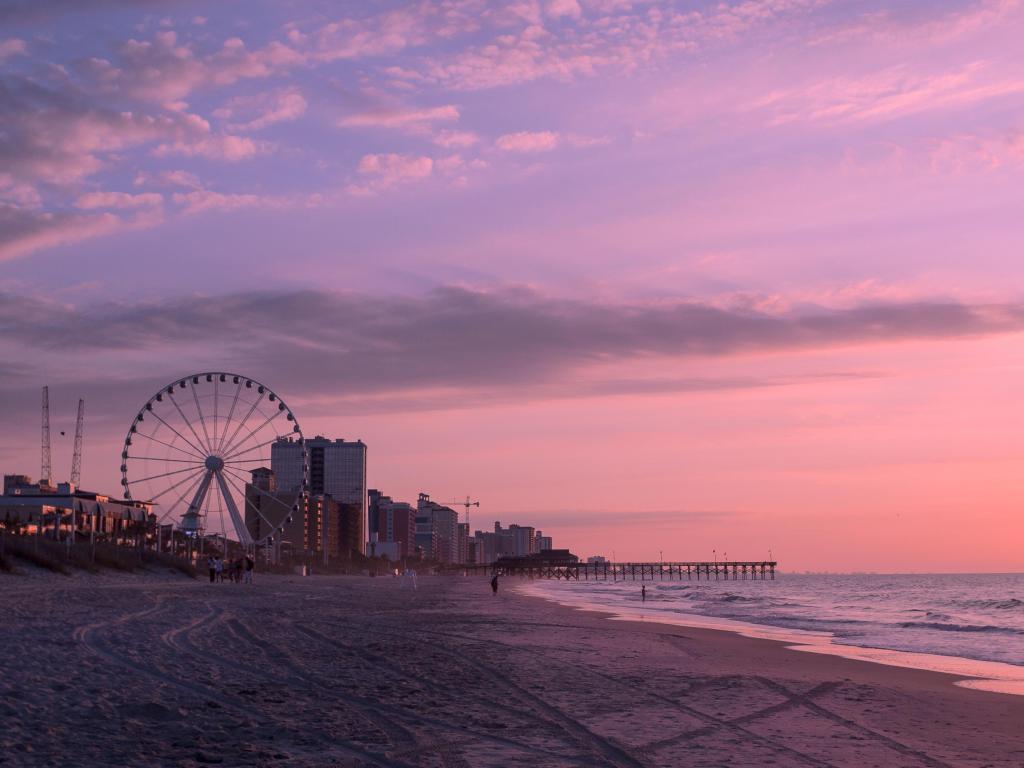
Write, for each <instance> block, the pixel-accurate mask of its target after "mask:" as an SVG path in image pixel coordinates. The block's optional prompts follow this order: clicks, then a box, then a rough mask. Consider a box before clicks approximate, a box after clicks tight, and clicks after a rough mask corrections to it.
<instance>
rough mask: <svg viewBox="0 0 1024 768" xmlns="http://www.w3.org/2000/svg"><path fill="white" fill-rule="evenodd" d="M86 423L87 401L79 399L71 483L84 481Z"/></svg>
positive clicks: (76, 483)
mask: <svg viewBox="0 0 1024 768" xmlns="http://www.w3.org/2000/svg"><path fill="white" fill-rule="evenodd" d="M84 421H85V400H83V399H81V398H79V399H78V421H77V422H75V452H74V454H73V455H72V457H71V483H72V485H75V486H77V485H78V484H79V483H80V482H81V480H82V423H83V422H84Z"/></svg>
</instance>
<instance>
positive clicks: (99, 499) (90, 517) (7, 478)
mask: <svg viewBox="0 0 1024 768" xmlns="http://www.w3.org/2000/svg"><path fill="white" fill-rule="evenodd" d="M153 506H154V505H153V504H150V503H147V502H145V501H134V500H130V499H117V498H112V497H110V496H107V495H105V494H102V493H94V492H92V491H83V490H81V489H79V488H77V487H76V486H75V485H74V484H72V483H58V484H57V485H56V486H53V485H50V484H49V483H44V482H39V483H33V482H32V478H30V477H29V476H28V475H4V493H3V496H0V524H3V526H4V528H5V529H7V530H17V531H18V532H19V533H26V534H27V533H31V534H35V533H39V534H42V535H54V536H60V537H63V536H64V535H66V534H68V533H70V532H71V531H74V532H75V534H76V535H90V536H91V535H97V536H100V537H101V538H103V539H106V540H109V541H113V542H114V543H118V542H120V541H122V540H124V541H129V540H133V537H135V536H137V535H139V534H140V532H141V531H149V530H151V529H152V526H153V524H154V523H155V518H154V516H153Z"/></svg>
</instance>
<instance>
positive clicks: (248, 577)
mask: <svg viewBox="0 0 1024 768" xmlns="http://www.w3.org/2000/svg"><path fill="white" fill-rule="evenodd" d="M255 567H256V563H255V562H254V561H253V559H252V558H251V557H249V556H248V555H246V556H245V583H246V584H252V572H253V569H254V568H255Z"/></svg>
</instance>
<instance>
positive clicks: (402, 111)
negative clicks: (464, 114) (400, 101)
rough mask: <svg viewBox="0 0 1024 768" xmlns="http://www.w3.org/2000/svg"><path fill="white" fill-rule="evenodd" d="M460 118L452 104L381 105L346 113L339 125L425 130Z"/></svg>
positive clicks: (346, 126)
mask: <svg viewBox="0 0 1024 768" xmlns="http://www.w3.org/2000/svg"><path fill="white" fill-rule="evenodd" d="M458 119H459V110H458V108H457V107H455V106H454V105H451V104H446V105H444V106H440V107H427V108H420V109H416V108H408V107H396V108H386V107H380V108H377V109H371V110H366V111H364V112H357V113H355V114H352V115H346V116H345V117H342V118H340V119H339V120H338V125H339V126H341V127H342V128H396V129H400V130H423V129H425V128H427V127H428V126H430V125H432V124H434V123H439V122H440V123H444V122H454V121H456V120H458Z"/></svg>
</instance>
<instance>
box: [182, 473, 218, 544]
mask: <svg viewBox="0 0 1024 768" xmlns="http://www.w3.org/2000/svg"><path fill="white" fill-rule="evenodd" d="M212 479H213V470H212V469H208V470H206V476H205V477H204V478H203V481H202V482H201V483H199V487H198V488H197V489H196V495H195V496H193V497H192V503H191V504H189V505H188V511H187V512H185V514H184V515H182V516H181V524H182V528H184V529H185V530H195V531H196V533H198V532H199V510H201V509H202V508H203V500H204V499H205V498H206V493H207V491H209V490H210V481H211V480H212ZM190 554H191V553H190Z"/></svg>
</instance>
